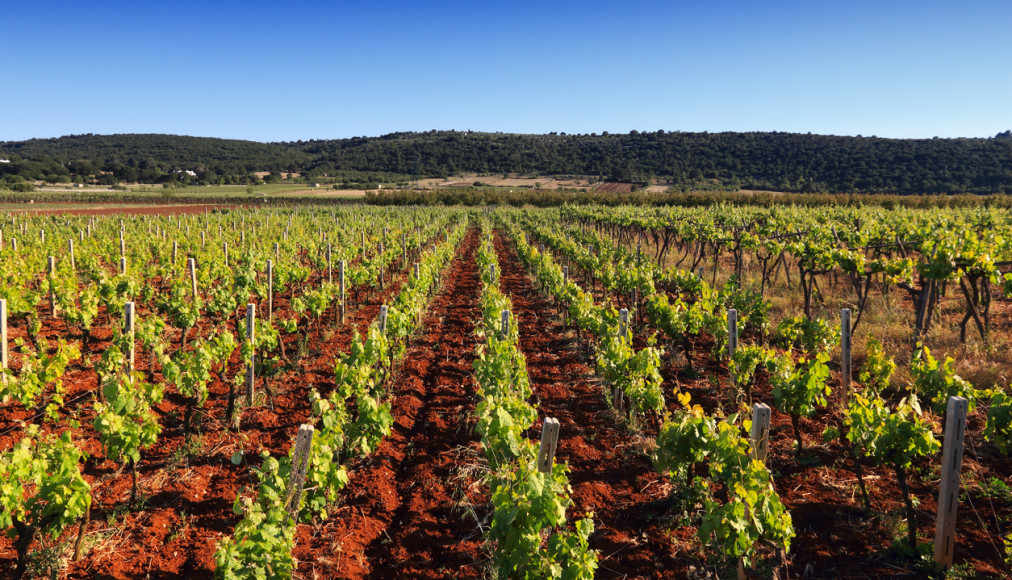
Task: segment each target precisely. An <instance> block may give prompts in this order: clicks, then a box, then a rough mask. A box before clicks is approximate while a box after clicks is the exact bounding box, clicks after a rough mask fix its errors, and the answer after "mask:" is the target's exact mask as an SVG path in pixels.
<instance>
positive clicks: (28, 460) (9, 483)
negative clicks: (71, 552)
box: [0, 425, 91, 569]
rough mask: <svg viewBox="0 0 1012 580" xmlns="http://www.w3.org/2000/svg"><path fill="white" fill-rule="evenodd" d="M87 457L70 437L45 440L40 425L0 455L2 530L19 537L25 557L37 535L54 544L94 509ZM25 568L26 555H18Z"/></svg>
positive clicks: (66, 435) (35, 426) (29, 428)
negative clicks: (83, 470)
mask: <svg viewBox="0 0 1012 580" xmlns="http://www.w3.org/2000/svg"><path fill="white" fill-rule="evenodd" d="M84 456H85V454H84V453H83V452H81V451H80V450H79V449H78V448H77V447H76V446H75V445H74V442H73V440H72V439H71V437H70V431H65V432H64V433H63V434H62V435H60V436H59V437H56V436H54V435H42V434H41V433H40V430H39V427H38V426H37V425H29V426H28V427H27V428H26V430H25V436H24V437H23V438H22V439H21V440H20V441H19V442H18V443H16V444H15V445H14V447H13V448H12V449H11V450H10V451H7V452H4V453H3V455H0V482H2V484H0V528H4V529H7V530H8V532H7V534H8V536H9V537H14V536H18V544H21V545H23V549H24V550H25V551H26V552H27V550H28V548H29V545H30V543H31V541H32V539H33V538H34V537H35V536H36V535H37V534H38V533H42V534H43V536H44V537H46V538H49V539H51V540H55V539H56V538H57V537H59V536H60V534H61V533H63V530H64V529H65V528H66V527H67V526H68V525H70V524H72V523H73V522H74V521H76V520H78V519H80V518H81V517H83V516H84V515H85V514H86V513H87V512H88V510H89V509H90V508H91V486H89V485H88V482H86V481H85V480H84V478H83V477H82V476H81V468H80V461H81V459H82V457H84ZM25 564H26V554H24V553H19V554H18V566H19V569H23V567H24V566H25Z"/></svg>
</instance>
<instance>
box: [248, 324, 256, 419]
mask: <svg viewBox="0 0 1012 580" xmlns="http://www.w3.org/2000/svg"><path fill="white" fill-rule="evenodd" d="M255 327H256V308H255V307H254V306H253V305H252V304H247V305H246V340H247V341H248V342H249V344H250V346H251V347H252V346H253V344H254V342H253V338H254V336H255V334H254V331H255ZM255 362H256V352H255V351H254V352H252V353H250V357H249V366H248V367H246V405H247V406H249V405H252V404H253V378H254V377H253V366H254V363H255Z"/></svg>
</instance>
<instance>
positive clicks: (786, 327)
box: [776, 316, 839, 353]
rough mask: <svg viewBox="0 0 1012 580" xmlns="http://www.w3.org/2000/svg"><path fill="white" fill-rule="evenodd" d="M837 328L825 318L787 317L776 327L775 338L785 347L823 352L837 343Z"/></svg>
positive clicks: (805, 351)
mask: <svg viewBox="0 0 1012 580" xmlns="http://www.w3.org/2000/svg"><path fill="white" fill-rule="evenodd" d="M838 334H839V333H838V329H835V328H833V327H832V326H831V325H830V324H829V323H828V322H826V321H825V320H822V319H819V318H816V319H813V320H808V319H807V318H805V317H804V316H794V317H787V318H785V319H783V320H781V321H780V324H778V325H777V329H776V339H777V341H778V342H779V343H780V344H781V345H783V346H784V347H785V348H800V349H801V351H802V352H804V353H819V352H825V351H828V350H829V349H831V348H833V346H834V345H835V344H837V340H838V338H839V337H838Z"/></svg>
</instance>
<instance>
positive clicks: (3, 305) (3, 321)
mask: <svg viewBox="0 0 1012 580" xmlns="http://www.w3.org/2000/svg"><path fill="white" fill-rule="evenodd" d="M7 356H8V354H7V300H6V299H5V298H0V377H2V381H3V383H5V384H6V383H7V375H6V373H4V372H3V371H4V370H5V369H6V368H7V367H8V366H10V360H9V359H8V358H7Z"/></svg>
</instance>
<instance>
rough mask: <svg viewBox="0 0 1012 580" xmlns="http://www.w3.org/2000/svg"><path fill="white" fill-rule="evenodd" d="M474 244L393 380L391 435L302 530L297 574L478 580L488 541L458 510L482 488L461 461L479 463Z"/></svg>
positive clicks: (461, 253) (463, 253)
mask: <svg viewBox="0 0 1012 580" xmlns="http://www.w3.org/2000/svg"><path fill="white" fill-rule="evenodd" d="M477 243H478V231H477V230H472V231H471V232H469V233H468V235H467V237H466V238H465V240H464V242H463V244H462V246H461V248H460V249H459V250H458V255H457V257H456V258H455V261H454V262H453V263H452V264H451V266H450V269H449V271H448V273H447V274H446V275H445V279H444V281H443V288H442V289H441V290H440V291H439V293H438V294H437V295H436V297H435V298H434V299H433V301H432V304H431V305H430V309H429V314H428V315H427V316H426V318H425V320H424V322H423V324H422V327H421V328H422V329H423V330H422V331H421V332H422V334H421V336H419V337H416V338H414V339H413V340H412V341H411V346H410V347H409V349H408V351H407V355H406V358H405V359H404V363H403V366H402V368H401V369H400V371H399V372H397V373H396V374H395V377H394V379H393V384H392V389H393V393H394V398H393V404H392V407H393V408H392V413H393V416H394V418H395V423H394V426H393V429H392V432H391V434H390V435H389V436H388V437H387V438H386V439H384V441H383V442H382V443H381V444H380V446H379V448H378V449H377V450H376V451H375V452H374V453H373V454H372V455H370V456H369V457H368V458H367V460H366V461H365V462H364V463H363V464H362V465H361V466H360V467H359V468H358V469H356V470H354V471H352V472H351V474H350V481H349V484H348V487H347V488H345V490H344V491H343V492H342V497H343V500H342V505H341V506H340V507H339V508H338V509H337V510H335V512H334V513H333V514H332V517H331V518H330V519H329V520H328V521H327V522H325V523H324V524H322V525H319V526H314V527H313V529H312V530H311V533H302V530H300V536H299V543H298V545H297V546H296V550H295V555H296V557H297V558H298V559H299V560H300V565H299V570H298V571H299V575H300V576H302V577H305V578H316V577H323V578H396V577H410V578H446V577H448V576H452V577H457V578H477V577H480V576H481V573H480V570H479V569H478V565H477V562H479V561H480V560H481V558H482V546H483V543H484V541H483V538H482V535H481V532H480V531H479V529H478V526H477V524H476V522H475V520H474V519H473V518H471V517H467V514H466V510H465V509H464V508H463V507H461V506H460V503H461V502H462V501H463V500H464V499H468V501H472V502H481V500H480V499H476V498H477V494H476V493H475V490H476V488H477V487H478V483H476V482H475V481H474V479H473V478H472V477H468V475H467V474H466V473H461V472H460V470H461V468H462V467H465V465H462V464H464V463H466V461H464V460H463V459H462V458H464V457H468V456H474V455H475V453H474V451H475V450H476V449H477V446H478V442H477V439H476V435H475V433H474V429H473V424H472V422H471V421H470V416H471V413H472V410H473V404H474V401H473V399H474V381H473V379H472V377H471V363H472V361H473V360H474V355H473V353H474V348H475V342H474V340H475V339H474V336H475V335H474V320H475V319H476V318H477V317H478V316H479V303H478V293H479V290H480V288H479V284H478V275H477V272H476V269H477V265H476V263H475V256H474V252H475V249H476V247H477ZM468 495H470V496H471V497H470V498H467V496H468ZM479 509H480V508H479ZM305 531H306V532H310V530H308V529H307V530H305ZM304 540H305V541H304Z"/></svg>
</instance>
